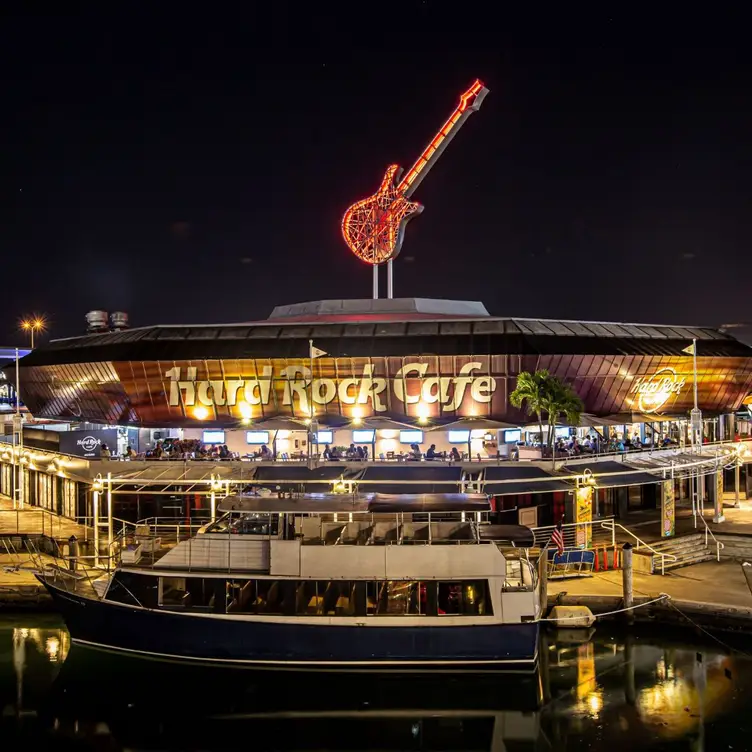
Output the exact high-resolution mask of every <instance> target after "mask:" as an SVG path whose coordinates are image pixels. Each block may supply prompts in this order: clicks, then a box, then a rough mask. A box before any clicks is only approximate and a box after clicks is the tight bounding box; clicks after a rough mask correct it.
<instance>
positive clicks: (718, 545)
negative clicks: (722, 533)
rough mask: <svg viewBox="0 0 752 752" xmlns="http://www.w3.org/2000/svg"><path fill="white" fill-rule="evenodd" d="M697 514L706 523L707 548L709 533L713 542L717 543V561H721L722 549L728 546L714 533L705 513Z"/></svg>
mask: <svg viewBox="0 0 752 752" xmlns="http://www.w3.org/2000/svg"><path fill="white" fill-rule="evenodd" d="M697 516H698V517H699V518H700V519H701V520H702V524H703V525H705V548H708V535H709V536H710V537H711V538H712V539H713V542H714V543H715V558H716V560H717V561H720V560H721V549H722V548H726V547H725V546H724V545H723V543H721V542H720V541H719V540H718V538H716V537H715V535H714V534H713V531H712V530H711V529H710V525H708V522H707V520H706V519H705V515H704V514H699V515H697Z"/></svg>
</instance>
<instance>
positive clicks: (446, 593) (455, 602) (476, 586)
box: [439, 580, 492, 616]
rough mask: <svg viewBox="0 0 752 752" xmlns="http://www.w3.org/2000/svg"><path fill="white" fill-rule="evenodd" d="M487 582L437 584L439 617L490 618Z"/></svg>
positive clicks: (464, 581)
mask: <svg viewBox="0 0 752 752" xmlns="http://www.w3.org/2000/svg"><path fill="white" fill-rule="evenodd" d="M491 613H492V611H491V600H490V598H489V597H488V580H463V581H461V582H460V581H457V582H440V583H439V615H443V614H447V615H454V616H460V615H462V616H490V615H491Z"/></svg>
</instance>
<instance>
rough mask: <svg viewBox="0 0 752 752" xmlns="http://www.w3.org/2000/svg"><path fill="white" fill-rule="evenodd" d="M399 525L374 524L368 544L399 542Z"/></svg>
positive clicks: (388, 523)
mask: <svg viewBox="0 0 752 752" xmlns="http://www.w3.org/2000/svg"><path fill="white" fill-rule="evenodd" d="M400 528H401V525H398V524H395V523H394V522H374V524H373V528H372V530H371V536H370V538H369V539H368V543H369V544H373V543H384V542H389V541H396V540H399V536H400Z"/></svg>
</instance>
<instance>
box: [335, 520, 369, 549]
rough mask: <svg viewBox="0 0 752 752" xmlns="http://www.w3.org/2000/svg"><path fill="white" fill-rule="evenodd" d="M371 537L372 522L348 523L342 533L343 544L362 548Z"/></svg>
mask: <svg viewBox="0 0 752 752" xmlns="http://www.w3.org/2000/svg"><path fill="white" fill-rule="evenodd" d="M370 537H371V523H370V522H348V523H347V525H346V526H345V531H344V532H343V533H342V541H341V542H342V543H347V544H348V545H351V546H352V545H359V546H362V545H364V544H366V543H367V542H368V539H369V538H370Z"/></svg>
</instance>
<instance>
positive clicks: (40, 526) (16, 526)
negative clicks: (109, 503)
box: [0, 496, 93, 541]
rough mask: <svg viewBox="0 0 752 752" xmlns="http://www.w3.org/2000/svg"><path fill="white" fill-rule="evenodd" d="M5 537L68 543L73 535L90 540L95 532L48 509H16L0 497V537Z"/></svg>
mask: <svg viewBox="0 0 752 752" xmlns="http://www.w3.org/2000/svg"><path fill="white" fill-rule="evenodd" d="M4 535H22V536H29V535H46V536H48V537H49V538H54V539H55V540H57V541H67V540H68V539H69V538H70V537H71V536H72V535H75V536H76V538H77V539H78V540H89V539H90V538H92V537H93V532H92V529H91V528H90V527H87V526H86V525H82V524H80V523H78V522H75V521H74V520H70V519H68V518H67V517H61V516H60V515H59V514H55V513H54V512H50V511H48V510H47V509H41V508H40V507H32V506H26V508H25V509H14V508H13V501H12V500H11V499H9V498H8V497H7V496H0V536H4Z"/></svg>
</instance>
